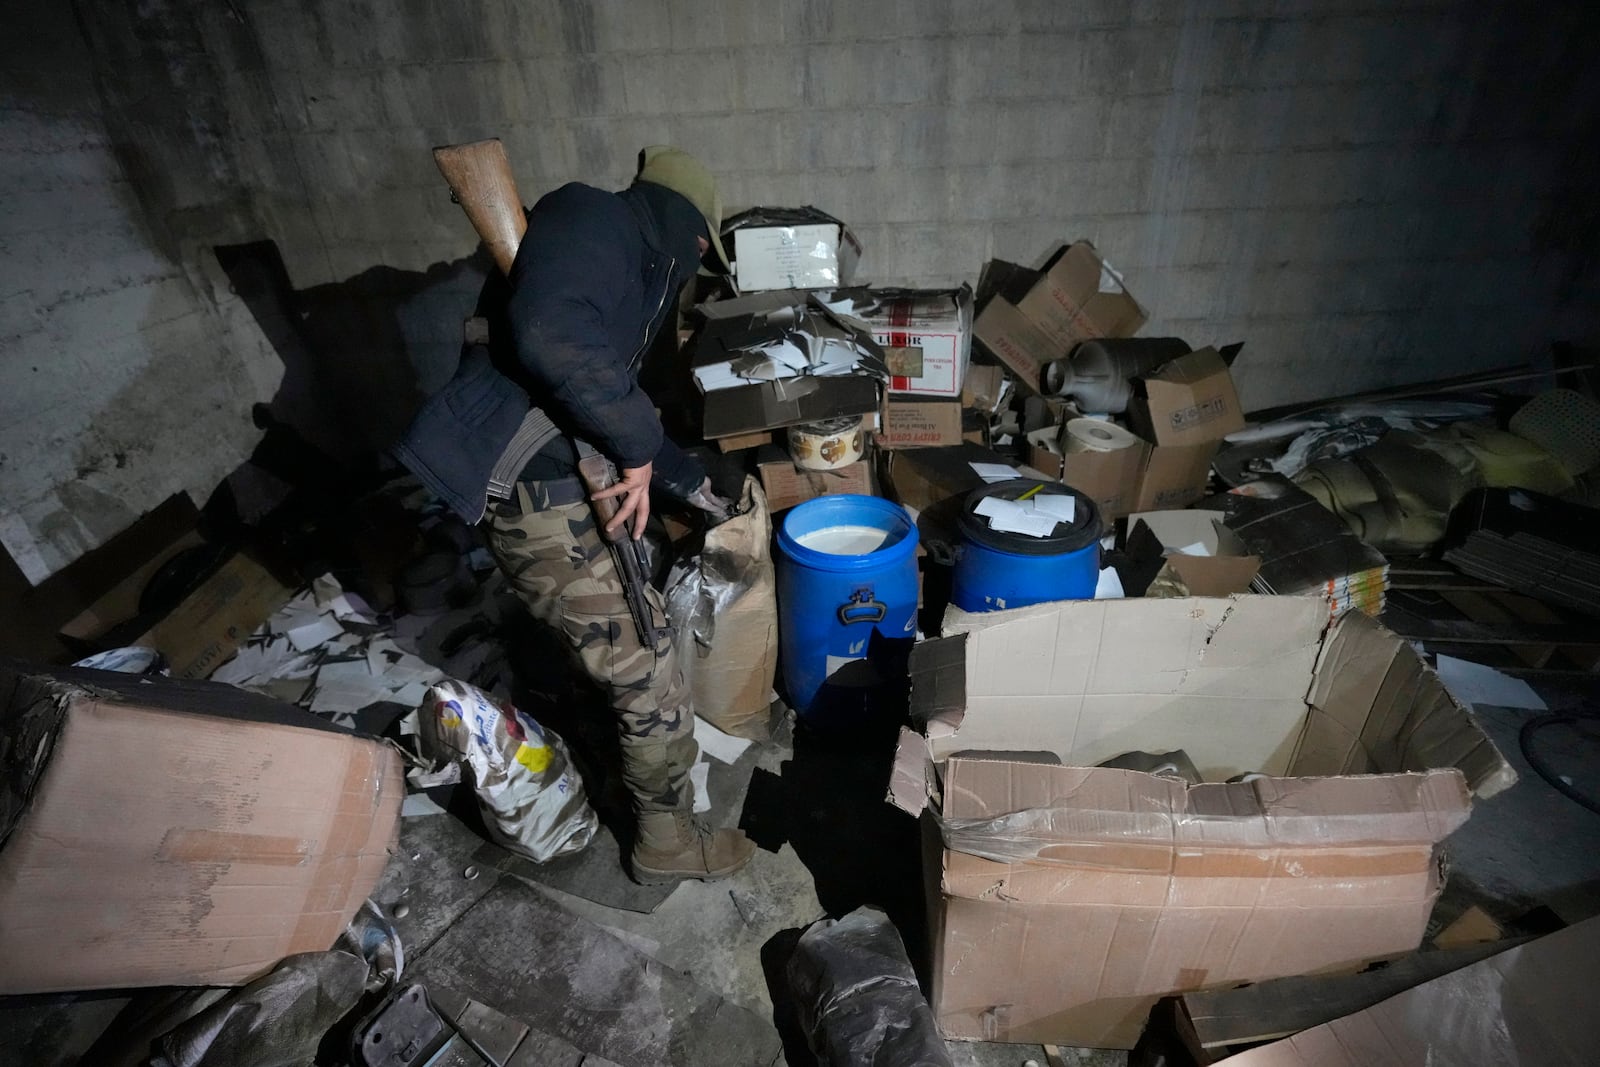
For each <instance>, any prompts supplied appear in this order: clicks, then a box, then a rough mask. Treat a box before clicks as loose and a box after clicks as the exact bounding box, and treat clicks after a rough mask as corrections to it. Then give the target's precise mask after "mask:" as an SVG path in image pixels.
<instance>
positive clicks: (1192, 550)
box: [1167, 541, 1211, 556]
mask: <svg viewBox="0 0 1600 1067" xmlns="http://www.w3.org/2000/svg"><path fill="white" fill-rule="evenodd" d="M1167 551H1169V552H1176V553H1178V554H1179V555H1182V556H1209V555H1211V550H1210V549H1209V548H1207V547H1206V543H1205V542H1204V541H1196V542H1195V543H1194V544H1192V545H1184V546H1182V547H1181V548H1170V549H1168V550H1167Z"/></svg>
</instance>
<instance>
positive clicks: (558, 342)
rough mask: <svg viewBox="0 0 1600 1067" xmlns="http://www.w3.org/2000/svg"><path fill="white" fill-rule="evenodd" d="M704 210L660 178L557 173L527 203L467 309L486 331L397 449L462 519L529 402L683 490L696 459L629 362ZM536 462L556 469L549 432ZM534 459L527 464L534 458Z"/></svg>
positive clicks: (666, 298) (688, 265)
mask: <svg viewBox="0 0 1600 1067" xmlns="http://www.w3.org/2000/svg"><path fill="white" fill-rule="evenodd" d="M703 230H704V221H703V220H702V219H701V218H700V216H699V213H698V212H696V211H695V209H694V207H693V206H692V205H691V204H689V202H688V201H687V200H685V199H684V198H683V197H681V196H679V195H678V194H677V193H674V192H672V191H671V190H668V189H665V188H663V187H660V186H654V185H647V184H643V183H640V184H635V185H634V186H633V187H631V188H629V189H625V190H623V191H622V192H620V193H609V192H605V191H604V190H601V189H595V188H592V187H590V186H587V185H580V184H577V183H572V184H569V185H564V186H562V187H561V188H559V189H557V190H555V191H554V192H552V193H549V194H548V195H546V196H544V197H542V198H541V199H540V200H539V202H538V203H537V204H535V205H534V206H533V209H532V210H531V211H530V212H529V213H528V232H527V235H526V236H525V237H523V239H522V245H521V247H520V248H518V249H517V256H516V259H515V261H514V262H513V263H512V266H511V273H510V276H509V277H508V278H502V277H501V276H500V275H499V274H498V273H496V274H493V275H492V276H491V277H490V278H489V280H488V282H487V283H485V285H484V288H483V292H482V294H481V296H480V297H479V301H478V311H477V314H479V315H481V316H483V317H485V318H487V319H488V320H489V333H490V343H489V344H487V345H466V346H464V347H463V348H462V356H461V363H460V365H459V366H458V367H457V369H456V372H455V374H454V376H453V377H451V379H450V381H449V382H447V383H446V384H445V386H444V388H443V389H441V390H440V391H439V392H437V393H435V394H434V395H433V396H432V397H431V398H430V399H429V400H428V402H427V403H426V404H425V405H423V408H422V410H421V411H420V412H419V413H418V414H417V417H416V418H415V419H414V420H413V422H412V424H411V427H410V429H408V430H407V431H406V434H405V438H404V439H403V440H402V442H401V443H400V445H399V446H397V447H396V449H395V454H396V456H397V457H398V458H399V459H400V461H401V462H402V463H404V464H405V465H406V466H407V467H408V468H409V469H410V470H411V471H412V473H414V474H415V475H416V476H417V477H418V478H419V479H420V480H421V481H422V482H423V484H425V485H426V486H427V487H428V488H429V489H431V490H432V491H433V492H434V493H436V494H437V495H438V496H439V497H440V499H442V500H443V501H444V502H445V503H446V504H448V505H449V506H450V508H451V509H452V510H453V511H455V512H456V513H457V514H459V515H460V516H461V517H462V518H464V519H466V520H467V521H468V522H477V521H478V520H479V519H481V518H482V517H483V513H484V511H485V509H486V505H487V488H488V483H489V473H490V471H491V470H492V469H493V468H494V464H495V462H496V461H497V460H498V459H499V458H500V455H501V453H502V452H503V451H504V450H505V447H506V444H507V443H508V442H509V441H510V440H511V437H512V435H513V434H515V433H516V430H517V427H518V425H519V424H520V423H521V421H522V418H523V416H524V415H525V414H526V413H527V411H528V409H529V406H530V405H531V404H537V405H538V406H539V407H540V408H542V409H543V410H544V411H545V413H546V414H548V415H549V416H550V417H551V418H552V419H553V420H554V421H555V422H556V424H557V425H559V426H560V427H561V428H562V429H563V430H564V431H566V432H568V433H570V434H573V435H575V436H578V437H581V438H583V439H584V440H586V441H588V442H589V443H590V444H592V445H594V447H595V448H597V449H599V450H600V451H601V452H603V453H605V454H606V455H607V456H609V457H610V458H611V459H612V461H613V462H615V463H616V464H617V465H618V466H619V467H639V466H643V465H644V464H645V463H647V462H653V463H654V464H655V484H656V485H657V486H658V487H660V488H663V489H666V490H667V491H669V492H671V493H673V494H675V495H677V496H679V497H684V496H687V495H688V494H689V493H692V492H693V491H694V490H695V489H697V488H699V486H700V483H701V481H702V479H703V478H704V477H705V473H704V471H703V469H702V468H701V466H700V464H699V463H698V462H697V461H696V460H695V459H694V458H693V457H691V456H688V455H686V454H685V453H684V452H683V450H682V449H680V448H678V446H677V445H675V444H673V443H672V441H670V440H669V439H668V438H667V437H666V436H665V435H664V434H663V433H662V430H661V420H660V419H659V418H658V417H657V416H656V412H655V405H654V404H653V403H652V402H651V400H650V398H649V397H648V396H646V395H645V393H644V392H643V391H642V390H641V389H640V388H639V384H638V371H639V362H640V360H641V359H642V357H643V355H644V352H645V350H646V349H647V348H648V347H649V344H650V341H651V339H652V338H653V337H654V336H655V334H656V332H657V331H658V330H660V329H661V327H662V325H663V324H665V323H667V322H668V321H670V320H671V319H672V318H673V317H674V315H673V311H674V307H675V298H676V296H677V294H678V290H679V289H680V288H681V287H682V285H683V283H684V282H685V281H686V280H688V278H690V277H691V276H692V275H693V274H694V271H695V269H696V268H697V267H698V266H699V254H698V248H697V247H696V244H695V236H696V235H697V233H699V232H703ZM545 451H546V453H547V454H548V455H543V456H541V457H540V459H539V460H536V461H535V463H540V462H541V461H543V466H542V467H541V469H542V470H545V471H551V470H558V471H559V470H564V469H566V467H565V464H566V462H567V461H565V460H564V459H563V458H562V457H563V456H567V455H570V447H569V446H568V445H567V444H566V442H564V441H557V442H556V443H555V444H553V445H551V446H550V448H548V449H546V450H545ZM534 465H535V464H530V467H532V466H534Z"/></svg>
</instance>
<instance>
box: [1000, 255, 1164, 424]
mask: <svg viewBox="0 0 1600 1067" xmlns="http://www.w3.org/2000/svg"><path fill="white" fill-rule="evenodd" d="M979 293H980V300H979V303H980V305H981V307H980V310H979V312H978V318H977V321H976V322H975V323H974V324H973V335H974V336H975V337H976V338H977V339H978V341H979V342H981V343H982V344H983V346H984V347H985V348H987V349H988V350H989V352H990V353H991V354H992V355H994V357H995V358H996V359H998V360H999V361H1000V362H1001V363H1003V364H1005V365H1006V366H1007V367H1009V368H1010V369H1011V371H1012V373H1014V374H1016V376H1017V379H1018V381H1019V382H1021V384H1022V387H1023V388H1025V389H1027V390H1028V391H1029V392H1031V393H1039V392H1041V388H1040V387H1041V385H1042V372H1043V368H1044V365H1045V364H1046V363H1049V362H1051V361H1053V360H1057V359H1064V358H1066V356H1067V354H1068V353H1069V352H1071V350H1072V348H1073V347H1074V346H1076V345H1077V344H1079V343H1080V342H1082V341H1088V340H1092V339H1094V338H1096V337H1132V336H1133V335H1134V334H1136V333H1138V332H1139V328H1140V327H1141V326H1143V325H1144V322H1145V318H1146V316H1145V312H1144V309H1143V308H1141V307H1140V306H1139V302H1138V301H1137V300H1135V299H1134V298H1133V294H1131V293H1129V292H1128V290H1127V287H1126V286H1124V285H1123V283H1122V276H1121V275H1120V274H1118V273H1117V271H1116V270H1115V269H1114V268H1112V267H1111V266H1110V264H1108V263H1106V262H1104V261H1103V260H1102V259H1101V258H1100V256H1099V253H1097V252H1096V251H1095V249H1094V246H1093V245H1091V244H1089V243H1088V242H1087V241H1078V242H1076V243H1074V244H1071V245H1063V246H1062V247H1061V248H1060V249H1058V250H1057V251H1056V253H1055V255H1054V256H1052V257H1051V258H1050V260H1049V261H1048V262H1047V263H1046V264H1045V266H1044V269H1043V270H1037V271H1036V270H1031V269H1029V268H1027V267H1023V266H1019V265H1017V264H1015V263H1007V262H1005V261H1004V260H992V261H991V262H990V263H989V264H988V265H986V266H985V267H984V273H983V277H982V278H981V279H980V281H979Z"/></svg>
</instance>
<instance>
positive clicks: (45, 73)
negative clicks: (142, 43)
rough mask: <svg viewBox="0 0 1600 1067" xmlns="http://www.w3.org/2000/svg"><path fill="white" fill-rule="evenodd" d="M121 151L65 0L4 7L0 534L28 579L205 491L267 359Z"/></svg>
mask: <svg viewBox="0 0 1600 1067" xmlns="http://www.w3.org/2000/svg"><path fill="white" fill-rule="evenodd" d="M125 163H126V160H125V158H124V157H123V155H122V154H121V153H120V152H119V146H118V143H117V140H116V138H115V137H114V136H113V133H112V130H111V129H110V128H109V127H108V124H107V116H106V111H105V108H104V107H103V105H102V102H101V97H100V94H99V93H98V91H97V89H96V85H95V72H94V69H93V63H92V57H91V53H90V50H89V48H88V47H87V45H86V43H85V41H84V39H83V37H82V35H81V34H80V32H79V28H78V25H77V23H76V21H75V19H74V17H73V12H72V9H71V7H70V6H68V5H61V4H33V5H17V6H16V8H15V10H12V11H10V12H8V14H7V16H6V31H5V33H4V34H0V202H3V203H4V205H5V207H4V210H3V211H0V544H3V545H4V547H5V549H6V550H7V551H8V552H9V553H10V555H11V557H12V560H13V561H14V562H15V564H16V566H17V568H18V569H20V570H21V572H22V573H23V575H24V576H25V577H26V578H28V579H29V580H30V581H34V582H37V581H39V580H40V579H42V578H44V577H45V576H46V575H48V574H49V573H51V572H52V571H55V570H57V569H58V568H60V567H61V566H63V565H65V564H66V563H68V562H70V561H71V560H73V559H75V558H76V557H77V556H79V555H80V554H82V553H83V552H84V551H86V550H87V549H89V548H92V547H94V546H95V545H98V544H100V543H101V542H103V541H104V540H105V539H106V538H108V537H110V536H111V535H113V534H115V533H117V532H118V531H119V530H121V529H122V528H123V527H125V526H127V525H128V524H129V523H131V522H132V521H133V520H134V519H136V518H138V516H139V515H141V514H142V513H144V512H145V511H147V510H149V509H150V508H151V507H153V506H155V505H156V504H158V503H160V502H161V501H162V500H163V499H165V498H166V497H167V496H168V495H170V494H172V493H174V492H178V491H181V490H188V491H190V492H191V493H192V494H194V495H195V497H196V499H199V500H204V499H205V496H206V494H208V493H209V492H210V491H211V489H212V488H213V487H214V486H215V485H216V483H217V481H218V480H219V479H221V478H222V477H223V476H225V475H226V474H227V473H228V472H229V471H230V470H232V469H233V468H234V467H235V466H236V465H237V464H238V463H239V462H240V461H241V460H242V459H243V458H244V457H245V456H247V455H248V454H249V451H250V448H251V446H252V445H253V443H254V441H255V438H256V436H257V433H256V431H255V430H254V428H253V427H252V426H251V425H250V404H251V402H252V400H255V399H257V398H260V399H265V398H266V397H270V396H271V395H272V391H273V389H274V387H275V384H276V381H277V377H278V375H279V374H281V371H282V367H281V364H280V363H279V361H278V359H277V357H276V356H275V355H274V354H273V352H272V349H271V348H270V347H269V346H267V345H266V344H265V343H264V342H262V341H261V339H260V337H259V333H258V331H256V330H255V327H254V325H253V323H252V322H251V320H250V319H249V318H248V317H246V318H245V319H244V320H242V322H234V321H231V320H230V317H229V315H228V314H227V311H226V307H227V305H228V303H229V301H228V299H227V294H226V293H225V292H223V293H221V294H220V295H219V294H218V293H217V292H215V291H214V290H213V286H212V283H211V282H210V281H209V280H208V278H207V277H206V275H205V273H204V270H203V269H202V268H203V262H204V261H203V259H200V258H197V257H193V256H185V255H183V254H181V253H180V252H179V251H178V250H177V249H175V248H174V247H172V246H171V245H170V244H169V242H168V241H167V240H166V239H165V238H166V235H163V234H162V233H161V232H160V231H159V229H158V225H157V220H153V219H152V218H151V217H149V216H148V215H147V214H146V213H145V211H144V210H143V209H142V208H141V205H140V202H139V196H138V193H137V190H136V188H135V185H134V183H133V182H132V181H131V180H130V174H129V170H128V168H127V166H126V165H125ZM234 303H237V302H236V301H235V302H234ZM235 326H238V327H240V329H235Z"/></svg>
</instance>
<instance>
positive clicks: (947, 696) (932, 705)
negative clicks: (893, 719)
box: [907, 634, 967, 738]
mask: <svg viewBox="0 0 1600 1067" xmlns="http://www.w3.org/2000/svg"><path fill="white" fill-rule="evenodd" d="M907 671H908V672H909V674H910V676H911V717H912V719H913V721H915V722H916V724H917V725H918V726H919V727H920V728H921V730H922V732H923V733H924V734H925V735H927V736H928V737H930V738H932V737H947V736H950V735H952V734H954V733H955V731H956V728H957V727H958V726H959V725H960V723H961V719H962V716H963V715H964V714H965V712H966V709H967V636H966V634H955V635H952V636H946V637H935V638H931V639H929V640H927V641H918V642H917V643H916V645H914V646H913V647H912V649H911V658H910V662H909V664H908V666H907Z"/></svg>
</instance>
